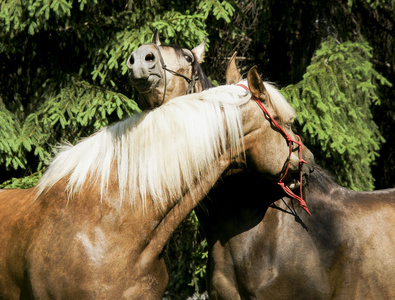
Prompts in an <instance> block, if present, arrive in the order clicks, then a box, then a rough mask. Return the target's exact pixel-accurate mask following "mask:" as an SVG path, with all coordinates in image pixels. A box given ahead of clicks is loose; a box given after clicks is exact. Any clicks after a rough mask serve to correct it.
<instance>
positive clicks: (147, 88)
mask: <svg viewBox="0 0 395 300" xmlns="http://www.w3.org/2000/svg"><path fill="white" fill-rule="evenodd" d="M205 44H206V39H204V40H203V42H202V43H201V44H200V45H199V46H197V47H195V48H194V49H192V50H188V49H186V48H182V47H180V46H166V45H162V44H161V42H160V40H159V36H158V32H157V31H156V32H155V35H154V38H153V41H152V43H149V44H145V45H142V46H140V47H139V48H138V49H137V50H136V51H133V52H132V54H131V55H130V57H129V58H128V60H127V66H128V68H129V77H130V81H131V84H132V86H134V87H135V88H136V89H137V90H138V91H139V93H140V94H141V96H142V97H143V98H144V100H145V101H144V102H145V103H141V105H142V106H143V107H142V108H151V107H155V106H159V105H161V104H163V103H164V102H167V101H168V100H170V99H172V98H174V97H176V96H181V95H185V94H187V93H191V92H200V91H201V90H202V89H205V87H204V85H207V84H209V83H208V82H205V81H207V78H206V77H205V76H204V78H202V77H203V72H202V70H201V67H200V63H201V62H202V61H203V59H204V47H205Z"/></svg>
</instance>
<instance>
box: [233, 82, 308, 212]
mask: <svg viewBox="0 0 395 300" xmlns="http://www.w3.org/2000/svg"><path fill="white" fill-rule="evenodd" d="M238 86H241V87H242V88H244V89H245V90H247V91H249V88H248V87H246V86H245V85H244V84H238ZM252 97H253V98H254V100H255V102H256V103H257V104H258V106H259V107H260V108H261V109H262V111H263V112H264V113H265V114H266V115H267V116H268V117H269V118H270V120H271V121H272V123H273V124H274V125H275V126H276V127H277V128H278V130H280V132H282V133H283V134H284V136H285V137H286V139H287V141H288V142H289V158H288V163H287V168H286V169H285V173H284V175H283V177H281V179H280V180H279V181H278V184H279V185H280V186H281V187H282V188H283V190H284V192H285V193H287V194H288V195H289V196H290V197H292V198H294V199H296V200H298V201H299V203H300V206H301V207H302V208H303V209H304V210H305V211H306V212H307V213H308V214H309V215H311V213H310V211H309V209H308V208H307V204H306V202H305V201H304V200H303V194H302V189H303V187H302V179H303V164H307V161H305V160H304V159H303V156H302V145H303V143H302V140H301V139H300V136H298V135H296V134H295V136H296V137H297V138H298V141H295V140H293V139H292V138H291V137H290V135H289V134H288V133H286V132H285V131H284V129H282V128H281V126H280V125H279V124H278V123H277V122H276V121H275V120H274V119H273V118H272V116H271V115H270V114H269V112H268V111H267V109H266V108H265V107H264V106H263V104H262V102H261V101H259V99H257V98H255V97H254V96H252ZM294 143H295V144H297V145H298V146H299V147H298V148H299V168H300V179H299V183H300V196H298V195H296V194H295V193H294V192H292V190H291V189H290V188H289V187H288V186H286V185H285V184H284V182H283V179H284V178H285V177H286V176H287V174H288V171H289V165H290V162H291V155H292V150H293V144H294Z"/></svg>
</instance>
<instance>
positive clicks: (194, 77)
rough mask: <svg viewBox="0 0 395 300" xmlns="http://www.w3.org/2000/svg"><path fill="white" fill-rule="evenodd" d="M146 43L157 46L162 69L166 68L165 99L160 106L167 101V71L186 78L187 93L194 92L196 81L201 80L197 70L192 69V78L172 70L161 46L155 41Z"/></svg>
mask: <svg viewBox="0 0 395 300" xmlns="http://www.w3.org/2000/svg"><path fill="white" fill-rule="evenodd" d="M146 45H153V46H155V48H156V50H157V51H158V53H159V61H160V64H161V65H162V69H163V70H164V72H163V73H164V76H165V89H164V92H163V99H162V102H161V103H160V104H159V105H158V106H161V105H162V104H163V102H165V97H166V89H167V78H166V71H167V72H169V73H171V74H173V75H175V76H179V77H182V78H184V79H185V80H186V81H187V82H188V89H187V92H186V94H187V95H188V94H190V93H192V89H193V87H194V85H195V83H196V81H197V80H199V77H198V74H197V72H193V70H192V73H193V74H192V78H188V77H187V76H185V75H183V74H180V73H178V72H176V71H173V70H170V69H169V68H168V67H167V66H166V64H165V61H164V59H163V57H162V53H161V52H160V49H159V46H158V45H157V44H155V43H148V44H146ZM194 59H196V58H195V57H194Z"/></svg>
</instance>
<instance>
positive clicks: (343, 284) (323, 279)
mask: <svg viewBox="0 0 395 300" xmlns="http://www.w3.org/2000/svg"><path fill="white" fill-rule="evenodd" d="M209 196H210V200H211V201H205V202H204V204H205V205H206V208H205V209H200V210H199V211H198V216H199V221H200V223H201V225H202V226H203V228H204V232H205V234H206V238H207V241H208V245H209V264H208V270H207V273H208V276H209V278H208V283H209V290H210V292H209V295H210V299H232V300H234V299H388V300H390V299H395V285H394V283H395V233H394V231H393V230H394V228H395V189H388V190H379V191H373V192H355V191H352V190H348V189H345V188H343V187H341V186H339V185H338V184H336V183H335V182H334V181H333V180H332V178H331V176H329V175H328V173H327V172H325V171H323V170H322V169H320V168H316V170H315V171H314V172H312V173H311V174H310V175H309V177H308V182H307V186H306V187H305V188H304V196H305V199H306V201H307V204H308V207H309V209H310V211H311V213H312V215H311V216H308V215H307V214H306V213H304V211H302V210H301V209H300V208H299V205H298V204H296V203H295V202H296V201H295V200H292V199H290V198H288V197H285V195H284V193H283V191H282V190H281V189H280V188H279V187H278V186H277V185H276V184H273V183H271V182H269V181H267V180H265V179H262V178H261V177H260V176H259V174H254V175H253V174H248V175H247V174H238V175H233V176H232V177H227V178H224V179H223V184H221V185H220V186H218V187H217V188H216V189H214V190H212V191H211V193H210V195H209ZM241 200H242V201H241Z"/></svg>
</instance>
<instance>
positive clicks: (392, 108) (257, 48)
mask: <svg viewBox="0 0 395 300" xmlns="http://www.w3.org/2000/svg"><path fill="white" fill-rule="evenodd" d="M0 5H1V6H0V68H1V70H2V72H1V73H0V80H1V85H0V187H2V188H4V187H18V188H26V187H31V186H34V185H35V184H36V183H37V181H38V179H39V178H40V176H41V174H42V172H43V171H44V170H45V167H46V166H47V165H48V163H49V161H50V158H51V156H52V151H53V149H54V146H55V145H56V144H57V143H59V142H63V141H68V142H70V143H76V142H77V141H78V139H80V138H82V137H85V136H88V135H90V134H92V133H93V132H94V131H95V130H96V129H98V128H101V127H103V126H106V125H108V124H110V123H112V122H114V121H117V120H119V119H121V118H123V117H125V116H128V115H131V114H133V113H135V112H137V111H139V108H138V106H137V104H136V101H135V99H137V97H136V94H135V91H134V90H133V89H131V87H130V85H129V82H128V79H127V68H126V64H125V62H126V59H127V57H128V56H129V55H130V53H131V52H132V51H133V50H135V49H136V48H137V47H138V46H140V45H141V44H144V43H147V42H150V41H151V39H152V36H153V32H154V30H155V29H158V30H159V31H160V33H161V40H162V41H163V42H164V43H171V44H179V45H183V46H186V47H190V48H192V47H194V46H196V45H197V44H199V43H200V42H201V41H202V39H203V37H204V36H205V35H206V34H207V35H208V48H207V49H208V50H209V52H208V53H207V55H206V64H205V65H204V69H205V71H206V73H207V74H208V75H209V76H210V78H213V79H215V80H217V81H218V82H220V83H221V82H224V81H225V80H224V74H225V69H226V58H227V57H230V56H231V54H232V53H233V51H235V50H237V51H238V52H239V54H238V56H239V60H238V65H239V67H240V68H241V69H242V71H243V72H245V71H247V70H248V69H249V68H250V67H251V66H252V65H255V64H257V65H258V67H259V70H260V71H261V72H262V73H263V75H264V76H265V77H266V78H267V79H268V80H271V81H275V82H277V83H278V84H279V85H281V86H282V87H284V88H283V89H282V91H283V93H284V94H285V95H286V96H287V98H288V99H289V100H290V101H291V102H292V105H293V106H294V107H295V108H296V109H297V111H298V115H299V119H298V123H297V124H296V125H297V131H299V133H300V134H301V135H302V138H303V141H304V143H305V144H306V145H307V146H309V147H310V148H311V149H312V150H313V152H314V154H315V156H316V157H317V159H318V162H319V163H320V164H321V165H323V166H324V167H326V168H327V169H329V170H330V171H332V172H333V173H334V174H335V175H336V177H337V178H338V180H339V182H340V183H341V184H342V185H344V186H347V187H352V188H354V189H362V190H366V189H373V187H374V178H373V175H372V171H371V168H372V166H373V167H374V172H373V174H374V176H375V178H376V183H379V185H377V184H376V187H377V186H379V187H388V186H391V185H395V180H394V176H395V156H394V154H393V153H395V151H394V149H395V142H394V141H393V140H392V139H391V137H392V135H393V134H392V130H393V124H394V120H395V104H394V103H395V102H394V101H393V99H394V97H395V93H394V90H393V88H391V83H394V82H395V57H394V55H393V53H394V48H395V47H394V44H395V40H394V36H393V27H394V20H395V2H394V1H393V0H375V1H373V0H352V1H342V0H335V1H329V2H328V1H322V0H314V1H309V2H306V1H301V0H252V1H235V0H229V1H226V0H224V1H219V0H200V1H188V2H186V1H181V0H171V1H158V0H139V1H137V0H129V1H128V2H119V1H114V0H111V1H99V0H78V1H73V0H49V1H43V0H4V1H2V3H1V4H0ZM385 78H387V79H388V80H387V79H385ZM376 124H377V125H376ZM384 140H386V143H384V145H383V142H384ZM380 147H381V148H380ZM378 154H381V157H379V159H378V160H376V158H377V156H378ZM197 228H198V223H197V220H196V219H195V217H194V216H193V215H192V217H191V218H190V219H189V220H187V221H186V222H185V223H184V225H183V227H181V228H180V229H179V231H177V233H176V236H177V237H178V238H177V239H175V240H173V242H172V243H170V250H169V251H168V257H169V259H170V262H174V261H175V262H177V263H175V264H174V263H173V264H170V265H171V268H170V271H171V274H170V279H171V282H170V284H169V291H168V294H167V296H168V297H170V298H171V299H185V297H186V295H190V294H191V293H192V292H193V291H203V290H204V273H205V256H206V255H207V253H206V251H207V250H206V247H205V241H204V240H203V238H202V237H201V236H200V234H199V232H198V229H197ZM186 240H187V241H186ZM188 284H190V285H189V286H188ZM187 286H188V287H189V288H186V287H187Z"/></svg>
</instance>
